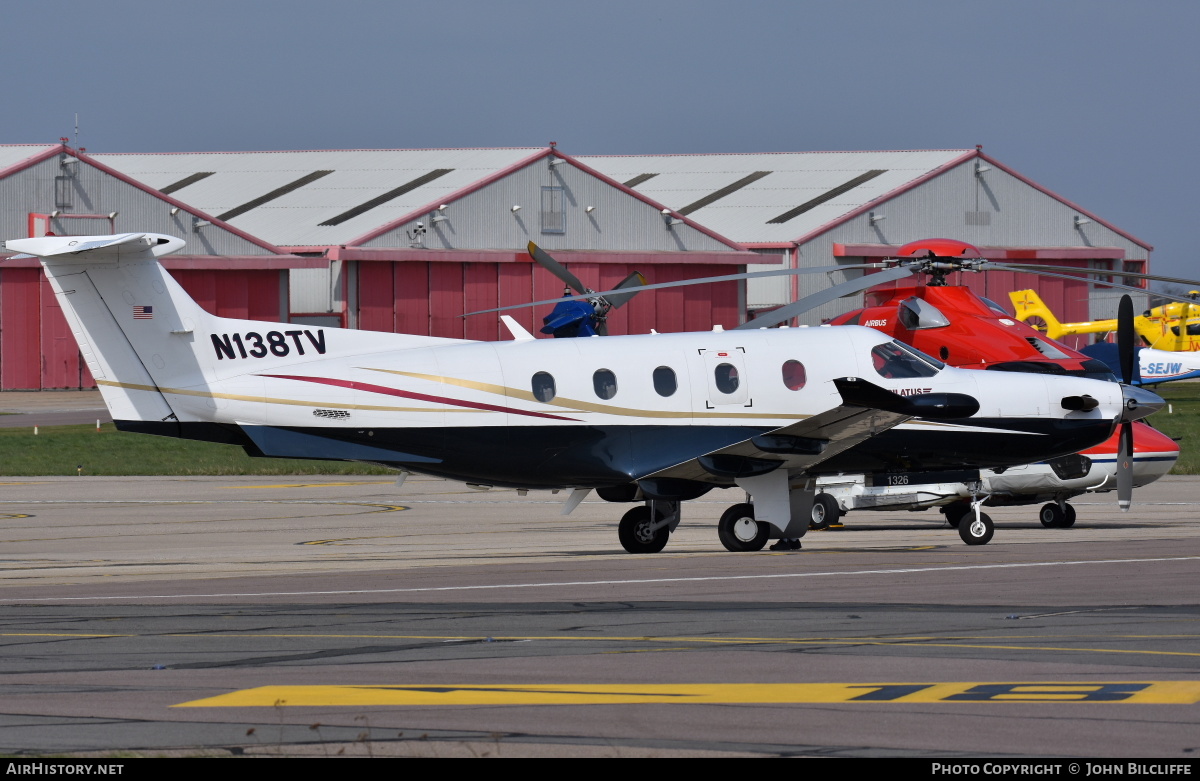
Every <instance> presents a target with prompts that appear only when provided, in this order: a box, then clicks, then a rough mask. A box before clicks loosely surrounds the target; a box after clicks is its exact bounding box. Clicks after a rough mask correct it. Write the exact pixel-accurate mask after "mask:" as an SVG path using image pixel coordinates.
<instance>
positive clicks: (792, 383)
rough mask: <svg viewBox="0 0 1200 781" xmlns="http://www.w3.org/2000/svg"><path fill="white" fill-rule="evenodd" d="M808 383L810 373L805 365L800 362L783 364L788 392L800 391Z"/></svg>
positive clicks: (784, 379) (784, 381)
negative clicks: (805, 369) (805, 368)
mask: <svg viewBox="0 0 1200 781" xmlns="http://www.w3.org/2000/svg"><path fill="white" fill-rule="evenodd" d="M806 382H808V373H807V372H806V371H804V364H802V363H800V362H799V361H795V360H793V361H787V362H785V363H784V364H783V384H784V386H786V387H787V389H788V390H794V391H796V390H800V389H801V388H803V387H804V383H806Z"/></svg>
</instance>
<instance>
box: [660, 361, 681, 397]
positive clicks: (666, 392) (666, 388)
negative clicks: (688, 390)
mask: <svg viewBox="0 0 1200 781" xmlns="http://www.w3.org/2000/svg"><path fill="white" fill-rule="evenodd" d="M678 389H679V383H678V382H677V381H676V380H675V370H674V369H672V368H671V367H670V366H659V367H658V368H657V369H655V370H654V391H655V392H656V393H657V394H658V395H659V396H674V395H675V391H676V390H678Z"/></svg>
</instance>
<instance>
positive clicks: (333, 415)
mask: <svg viewBox="0 0 1200 781" xmlns="http://www.w3.org/2000/svg"><path fill="white" fill-rule="evenodd" d="M313 416H314V417H318V418H328V419H329V420H345V419H346V418H348V417H350V413H349V412H347V411H346V410H344V409H315V410H313Z"/></svg>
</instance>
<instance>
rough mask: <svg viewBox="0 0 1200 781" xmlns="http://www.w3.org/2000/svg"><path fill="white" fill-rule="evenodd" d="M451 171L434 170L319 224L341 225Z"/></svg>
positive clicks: (447, 169)
mask: <svg viewBox="0 0 1200 781" xmlns="http://www.w3.org/2000/svg"><path fill="white" fill-rule="evenodd" d="M453 170H454V169H453V168H436V169H434V170H432V171H430V172H429V173H427V174H424V175H423V176H418V177H417V178H416V179H413V180H412V181H411V182H408V183H407V184H402V185H400V186H399V187H397V188H396V189H395V190H388V191H387V192H386V193H384V194H383V195H377V196H376V197H374V198H372V199H371V200H369V201H367V202H366V203H361V204H359V205H358V206H355V207H354V208H353V209H351V210H350V211H347V212H342V213H341V214H339V215H338V216H336V217H334V218H332V219H329V220H325V222H322V223H320V224H321V225H323V226H327V227H328V226H333V225H341V224H342V223H343V222H345V221H346V220H352V219H354V218H355V217H357V216H358V215H360V214H363V213H364V212H369V211H370V210H371V209H374V208H375V207H376V206H381V205H383V204H385V203H387V202H388V201H390V200H392V199H393V198H399V197H400V196H401V195H404V194H405V193H407V192H412V191H413V190H415V189H417V188H418V187H421V186H422V185H426V184H429V183H430V182H432V181H433V180H434V179H437V178H438V177H440V176H445V175H446V174H448V173H450V172H451V171H453Z"/></svg>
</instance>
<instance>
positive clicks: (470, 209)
mask: <svg viewBox="0 0 1200 781" xmlns="http://www.w3.org/2000/svg"><path fill="white" fill-rule="evenodd" d="M542 187H561V188H563V195H564V198H563V208H564V213H563V214H562V223H561V224H562V232H561V233H557V232H551V233H547V232H543V230H542V228H543V225H542V213H541V210H542ZM448 206H449V208H447V209H446V210H445V211H444V212H441V213H440V214H435V213H430V214H427V215H422V216H421V217H418V218H416V219H414V220H413V221H412V222H411V223H408V224H406V225H403V226H401V227H399V228H397V229H396V230H393V231H389V232H388V233H385V234H383V235H381V236H379V237H377V238H375V239H372V240H371V241H369V242H367V243H366V244H364V245H363V246H367V247H408V246H410V239H409V235H408V232H409V231H412V230H414V226H415V224H416V223H417V222H423V223H424V225H425V228H426V233H425V236H424V246H425V247H428V248H430V249H523V248H524V247H525V245H526V244H527V243H528V242H529V241H531V240H532V241H535V242H537V243H538V244H539V245H541V246H543V247H545V248H546V249H548V250H555V249H575V250H610V251H624V250H637V251H662V252H678V251H685V250H686V251H697V252H704V251H728V250H730V247H729V246H728V245H726V244H724V243H722V242H720V241H718V240H716V239H714V238H712V237H711V236H709V235H707V234H705V233H704V232H702V231H699V230H696V229H695V228H692V227H690V226H688V225H685V224H677V225H674V226H673V227H671V228H669V229H668V228H667V226H666V222H665V221H664V219H663V216H662V214H660V213H659V212H658V210H656V209H655V208H654V207H653V206H651V205H649V204H647V203H646V202H645V201H642V200H640V199H638V198H636V197H634V196H632V195H630V194H628V193H626V192H625V191H623V190H621V189H619V188H616V187H613V186H612V185H610V184H608V183H607V182H604V181H602V180H600V179H597V178H596V177H594V176H592V175H591V174H589V173H587V172H585V171H582V170H580V169H578V168H575V167H574V166H572V165H570V164H569V163H562V164H560V165H556V166H554V167H553V168H551V167H550V166H549V165H548V163H547V161H545V160H539V161H536V162H534V163H531V164H530V165H529V166H527V167H525V168H523V169H521V170H519V171H516V172H514V173H512V174H510V175H509V176H506V177H504V178H503V179H500V180H499V181H496V182H493V183H491V184H489V185H487V186H485V187H482V188H480V189H479V190H476V191H475V192H473V193H470V194H468V195H466V196H464V197H463V198H461V199H459V200H457V201H455V202H454V203H452V204H448ZM513 206H520V207H521V209H520V210H519V211H517V212H513V211H512V207H513ZM589 206H592V207H595V208H594V209H593V210H592V211H591V212H589V211H588V210H587V208H588V207H589ZM435 216H438V217H444V218H445V219H444V220H443V221H439V222H434V221H433V218H434V217H435Z"/></svg>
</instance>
